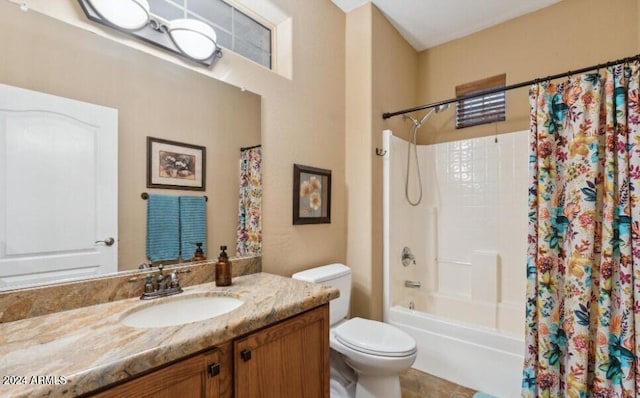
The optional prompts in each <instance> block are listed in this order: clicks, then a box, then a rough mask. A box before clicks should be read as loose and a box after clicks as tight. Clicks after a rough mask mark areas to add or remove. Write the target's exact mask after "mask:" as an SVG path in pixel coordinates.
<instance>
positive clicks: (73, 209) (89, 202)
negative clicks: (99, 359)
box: [0, 84, 118, 289]
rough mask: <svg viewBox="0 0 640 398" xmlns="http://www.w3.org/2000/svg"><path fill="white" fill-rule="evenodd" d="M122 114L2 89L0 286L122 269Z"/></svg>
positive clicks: (96, 106) (19, 90)
mask: <svg viewBox="0 0 640 398" xmlns="http://www.w3.org/2000/svg"><path fill="white" fill-rule="evenodd" d="M117 141H118V113H117V110H115V109H111V108H106V107H103V106H98V105H93V104H88V103H85V102H80V101H75V100H71V99H67V98H62V97H57V96H53V95H49V94H43V93H39V92H35V91H30V90H24V89H21V88H17V87H11V86H6V85H2V84H0V289H2V288H12V287H20V286H25V285H33V284H38V283H43V282H52V281H59V280H68V279H76V278H81V277H87V276H94V275H100V274H105V273H110V272H115V271H117V260H118V236H117V232H118V204H117V200H118V198H117V195H118V189H117V180H118V170H117V169H118V164H117V156H118V155H117V144H118V143H117Z"/></svg>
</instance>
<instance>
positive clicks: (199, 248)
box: [191, 242, 207, 263]
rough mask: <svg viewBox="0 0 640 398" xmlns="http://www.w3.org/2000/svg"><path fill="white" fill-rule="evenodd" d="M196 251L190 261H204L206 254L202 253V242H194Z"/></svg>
mask: <svg viewBox="0 0 640 398" xmlns="http://www.w3.org/2000/svg"><path fill="white" fill-rule="evenodd" d="M196 246H197V248H196V251H195V253H193V258H192V259H191V261H193V262H194V263H195V262H197V261H204V260H206V259H207V256H205V255H204V250H202V242H198V243H196Z"/></svg>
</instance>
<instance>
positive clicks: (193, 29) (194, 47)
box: [169, 19, 216, 61]
mask: <svg viewBox="0 0 640 398" xmlns="http://www.w3.org/2000/svg"><path fill="white" fill-rule="evenodd" d="M169 33H170V34H171V38H172V39H173V42H174V43H176V46H178V48H179V49H180V51H182V52H183V53H184V54H185V55H187V56H189V57H191V58H193V59H195V60H196V61H202V60H205V59H207V58H209V57H211V56H212V55H213V53H214V52H215V51H216V32H215V31H214V30H213V28H212V27H211V26H209V25H207V24H206V23H204V22H201V21H198V20H196V19H174V20H173V21H170V22H169Z"/></svg>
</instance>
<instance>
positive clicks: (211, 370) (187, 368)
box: [91, 343, 233, 398]
mask: <svg viewBox="0 0 640 398" xmlns="http://www.w3.org/2000/svg"><path fill="white" fill-rule="evenodd" d="M231 347H232V345H231V343H226V344H223V345H221V346H220V347H216V348H214V349H211V350H208V351H206V352H204V353H202V354H198V355H196V356H193V357H191V358H187V359H183V360H180V361H178V362H175V363H173V364H171V365H169V366H167V367H165V368H162V369H159V370H156V371H153V372H152V373H149V374H146V375H144V376H140V377H137V378H135V379H133V380H131V381H128V382H125V383H124V384H120V385H117V386H115V387H112V388H110V389H108V390H106V391H103V392H101V393H98V394H95V395H91V396H92V397H96V398H112V397H121V398H125V397H126V398H129V397H137V398H151V397H153V398H175V397H180V398H207V397H224V398H231V397H233V391H232V387H233V384H232V371H233V365H232V362H231V361H232V355H231V352H230V351H231Z"/></svg>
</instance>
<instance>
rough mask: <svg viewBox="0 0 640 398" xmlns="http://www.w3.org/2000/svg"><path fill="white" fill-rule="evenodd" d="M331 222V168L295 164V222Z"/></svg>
mask: <svg viewBox="0 0 640 398" xmlns="http://www.w3.org/2000/svg"><path fill="white" fill-rule="evenodd" d="M328 223H331V170H325V169H319V168H316V167H309V166H302V165H299V164H294V165H293V224H294V225H296V224H328Z"/></svg>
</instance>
